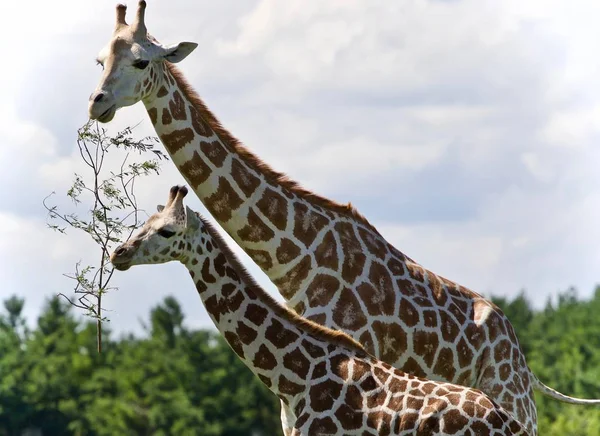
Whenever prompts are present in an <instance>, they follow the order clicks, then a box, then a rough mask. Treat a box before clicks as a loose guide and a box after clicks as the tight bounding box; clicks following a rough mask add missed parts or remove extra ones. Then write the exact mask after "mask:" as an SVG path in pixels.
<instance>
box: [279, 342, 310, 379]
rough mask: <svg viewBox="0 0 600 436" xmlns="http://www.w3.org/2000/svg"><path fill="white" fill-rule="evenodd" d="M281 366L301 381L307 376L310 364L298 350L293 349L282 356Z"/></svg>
mask: <svg viewBox="0 0 600 436" xmlns="http://www.w3.org/2000/svg"><path fill="white" fill-rule="evenodd" d="M283 366H285V367H286V368H287V369H289V370H290V371H292V372H294V373H296V374H297V375H298V377H300V378H301V379H304V378H306V376H307V375H308V370H309V369H310V362H309V361H308V359H307V358H306V357H304V354H302V351H300V348H295V349H294V350H292V351H290V352H289V353H287V354H286V355H285V356H283Z"/></svg>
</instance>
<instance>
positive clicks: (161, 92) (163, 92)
mask: <svg viewBox="0 0 600 436" xmlns="http://www.w3.org/2000/svg"><path fill="white" fill-rule="evenodd" d="M168 93H169V91H168V90H167V88H165V86H164V85H163V86H161V87H160V89H159V90H158V93H157V94H156V96H157V97H158V98H163V97H164V96H165V95H167V94H168Z"/></svg>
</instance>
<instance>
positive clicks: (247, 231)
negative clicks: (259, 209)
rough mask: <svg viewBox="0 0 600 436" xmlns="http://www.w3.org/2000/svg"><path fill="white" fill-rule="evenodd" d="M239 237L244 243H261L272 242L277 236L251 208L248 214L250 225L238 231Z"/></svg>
mask: <svg viewBox="0 0 600 436" xmlns="http://www.w3.org/2000/svg"><path fill="white" fill-rule="evenodd" d="M238 236H239V237H240V238H241V239H242V240H244V241H250V242H259V241H268V240H270V239H271V238H273V236H275V233H274V232H273V230H271V229H270V228H269V227H268V226H267V225H266V224H265V223H264V222H263V220H262V219H260V218H259V216H258V215H257V214H256V212H254V210H253V209H252V208H250V211H249V212H248V224H246V225H245V226H244V227H242V228H241V229H240V230H239V231H238Z"/></svg>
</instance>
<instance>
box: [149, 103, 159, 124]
mask: <svg viewBox="0 0 600 436" xmlns="http://www.w3.org/2000/svg"><path fill="white" fill-rule="evenodd" d="M148 115H149V116H150V121H152V124H153V125H155V126H156V119H157V117H158V111H157V109H156V108H155V107H152V108H150V109H148Z"/></svg>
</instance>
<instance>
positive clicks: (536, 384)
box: [531, 374, 600, 405]
mask: <svg viewBox="0 0 600 436" xmlns="http://www.w3.org/2000/svg"><path fill="white" fill-rule="evenodd" d="M531 375H532V376H533V377H532V378H533V388H534V389H536V390H537V391H539V392H541V393H542V394H544V395H546V396H548V397H550V398H554V399H555V400H558V401H562V402H565V403H570V404H587V405H594V404H595V405H600V399H593V400H587V399H583V398H575V397H569V396H568V395H565V394H562V393H560V392H558V391H557V390H554V389H552V388H551V387H548V386H546V385H545V384H544V383H542V382H541V381H539V380H538V378H537V377H536V376H535V375H534V374H531Z"/></svg>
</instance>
